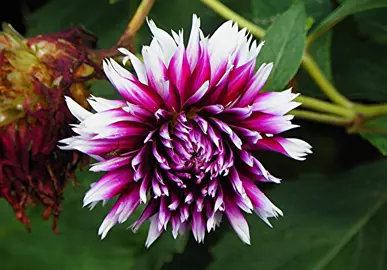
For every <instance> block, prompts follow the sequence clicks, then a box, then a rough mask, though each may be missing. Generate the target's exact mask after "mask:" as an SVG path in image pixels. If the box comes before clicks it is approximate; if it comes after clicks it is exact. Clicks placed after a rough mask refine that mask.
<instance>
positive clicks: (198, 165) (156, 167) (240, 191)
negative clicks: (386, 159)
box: [62, 16, 311, 246]
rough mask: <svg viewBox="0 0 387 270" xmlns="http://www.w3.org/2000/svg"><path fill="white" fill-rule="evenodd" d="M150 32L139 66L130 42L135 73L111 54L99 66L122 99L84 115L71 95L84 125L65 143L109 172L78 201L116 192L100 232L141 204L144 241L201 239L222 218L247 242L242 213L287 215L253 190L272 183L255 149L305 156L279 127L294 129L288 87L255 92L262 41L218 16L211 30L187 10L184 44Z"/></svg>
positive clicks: (305, 148) (302, 145) (262, 74)
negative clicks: (168, 235)
mask: <svg viewBox="0 0 387 270" xmlns="http://www.w3.org/2000/svg"><path fill="white" fill-rule="evenodd" d="M148 24H149V27H150V30H151V32H152V34H153V40H152V42H151V44H150V46H144V47H143V49H142V57H143V60H144V63H141V62H140V60H139V59H138V58H136V56H135V55H133V54H132V53H130V52H129V51H127V50H125V49H121V52H122V53H123V54H125V55H126V57H125V58H124V62H125V61H127V60H128V59H130V61H131V63H132V66H133V67H134V69H135V71H136V74H137V77H135V76H134V75H133V74H131V73H130V72H129V71H127V70H126V69H124V68H123V67H122V66H120V65H119V64H118V63H116V62H115V61H114V60H113V59H107V60H105V62H104V70H105V73H106V76H107V77H108V78H109V80H110V82H111V83H112V84H113V85H114V86H115V88H116V89H117V90H118V92H119V93H120V94H121V96H122V97H123V98H124V100H113V101H110V100H105V99H102V98H96V97H93V98H92V99H90V100H89V102H90V105H91V106H92V107H93V109H94V110H95V113H91V112H89V111H87V110H85V109H83V108H82V107H81V106H79V105H78V104H77V103H76V102H74V101H73V100H72V99H70V98H68V99H67V102H68V106H69V108H70V110H71V112H72V113H73V115H75V116H76V117H77V118H78V119H79V121H80V124H79V125H76V126H75V127H74V128H73V130H74V131H75V132H76V133H77V134H78V136H75V137H71V138H68V139H65V140H62V143H64V144H67V145H66V146H64V147H63V148H64V149H71V150H72V149H76V150H79V151H81V152H83V153H86V154H88V155H90V156H92V157H95V158H96V159H98V161H99V162H98V163H96V164H94V165H93V166H92V167H91V171H94V172H97V171H105V172H107V173H106V174H105V175H104V176H103V177H102V178H101V179H100V180H99V181H98V182H97V183H95V184H94V185H93V186H92V188H91V189H90V190H89V191H88V192H87V194H86V196H85V198H84V204H85V205H91V207H94V206H95V204H96V203H97V202H99V201H105V200H109V199H112V198H114V197H116V196H117V200H116V202H115V205H114V206H113V208H112V209H111V211H110V213H109V214H108V215H107V217H106V218H105V220H104V221H103V223H102V225H101V227H100V228H99V234H100V235H102V238H104V237H105V236H106V234H107V233H108V231H109V230H110V229H111V228H112V227H113V226H114V225H115V224H116V223H123V222H125V221H126V220H127V219H128V217H129V216H130V215H131V214H132V213H133V212H134V210H135V209H136V208H137V207H138V206H139V204H140V203H144V204H146V206H145V209H144V211H143V212H142V214H141V216H140V217H139V219H138V220H137V221H136V222H135V223H134V224H133V225H132V229H133V230H134V231H136V230H137V229H138V228H139V227H140V226H141V225H142V224H143V223H144V222H145V221H146V220H148V219H150V229H149V234H148V239H147V241H146V246H149V245H151V244H152V243H153V242H154V241H155V240H156V239H157V238H158V237H159V235H160V234H161V233H162V232H163V231H165V230H167V228H168V224H171V228H172V234H173V236H174V237H177V236H178V235H179V234H181V233H183V232H184V231H185V230H186V229H187V228H190V229H192V233H193V235H194V237H195V239H196V240H197V241H198V242H202V241H203V240H204V237H205V231H206V229H207V230H208V232H209V231H211V230H213V229H215V227H216V226H217V225H218V224H219V222H220V221H221V218H222V216H223V215H226V217H227V218H228V220H229V221H230V223H231V225H232V227H233V228H234V230H235V231H236V233H237V234H238V235H239V237H240V238H241V239H242V241H244V242H245V243H250V236H249V228H248V224H247V222H246V220H245V218H244V216H243V214H242V211H244V212H246V213H251V212H253V211H254V212H255V213H256V214H257V215H258V216H259V217H260V218H262V220H264V221H265V222H266V223H267V224H269V225H270V223H269V221H268V218H270V217H277V216H278V215H282V212H281V210H280V209H278V208H277V207H276V206H275V205H274V204H273V203H272V202H271V201H270V200H269V199H268V198H267V197H266V196H265V195H264V194H263V193H262V192H261V191H260V190H259V189H258V187H257V185H256V184H257V182H274V183H279V181H280V179H278V178H275V177H274V176H272V175H271V174H270V173H269V172H268V171H267V170H266V169H265V168H264V167H263V165H262V164H261V162H260V161H259V160H258V159H257V158H256V157H254V156H253V154H252V153H253V151H256V150H270V151H276V152H280V153H282V154H284V155H287V156H289V157H291V158H294V159H297V160H303V159H305V156H306V154H307V153H311V150H310V149H311V146H310V145H309V144H307V143H306V142H304V141H302V140H299V139H285V138H282V137H279V136H278V134H279V133H281V132H284V131H286V130H289V129H292V128H295V127H296V125H294V124H292V123H291V120H292V119H293V116H291V115H285V114H286V113H288V112H289V111H290V110H292V109H293V108H295V107H297V106H298V105H299V103H297V102H293V101H292V100H293V99H294V98H295V97H296V96H297V95H296V94H293V93H291V91H290V90H286V91H284V92H275V93H260V90H261V89H262V87H263V85H264V84H265V82H266V80H267V79H268V77H269V74H270V72H271V70H272V67H273V65H272V64H271V63H270V64H263V65H262V66H261V67H260V68H259V69H258V71H257V72H255V71H254V68H255V63H256V58H257V56H258V54H259V51H260V50H261V48H262V46H263V43H261V44H259V45H257V43H256V41H253V42H252V37H251V36H250V35H249V34H248V33H247V31H246V29H243V30H241V31H238V28H237V25H236V24H233V22H231V21H229V22H226V23H224V24H223V25H222V26H220V27H219V29H218V30H217V31H216V32H215V33H214V34H213V35H212V36H211V37H205V36H204V35H203V33H202V32H201V30H200V20H199V19H198V18H197V17H196V16H193V22H192V29H191V34H190V37H189V41H188V45H187V47H185V45H184V42H183V33H182V32H180V33H179V34H177V33H175V32H172V36H170V35H169V34H167V33H166V32H165V31H163V30H161V29H159V28H157V27H156V25H155V23H154V22H153V21H149V22H148Z"/></svg>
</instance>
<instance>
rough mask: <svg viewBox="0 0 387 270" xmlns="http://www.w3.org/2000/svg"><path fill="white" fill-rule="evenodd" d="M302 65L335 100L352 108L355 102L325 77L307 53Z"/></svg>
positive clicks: (325, 92)
mask: <svg viewBox="0 0 387 270" xmlns="http://www.w3.org/2000/svg"><path fill="white" fill-rule="evenodd" d="M301 64H302V66H303V67H304V69H305V70H306V71H307V72H308V73H309V75H310V76H311V77H312V79H313V80H314V81H315V83H316V84H317V85H318V86H319V87H320V89H321V91H323V92H324V94H325V95H326V96H327V97H328V98H329V99H330V100H332V101H333V102H335V103H336V104H338V105H342V106H344V107H347V108H352V107H353V104H352V102H351V101H349V100H348V99H347V98H346V97H344V96H343V95H342V94H340V92H339V91H338V90H337V89H336V87H334V85H333V84H332V83H331V82H330V81H329V80H328V79H327V78H326V77H325V75H324V74H323V73H322V71H321V69H320V68H319V67H318V65H317V64H316V62H315V61H314V59H313V58H312V57H311V56H310V55H309V54H307V53H305V54H304V56H303V57H302V63H301Z"/></svg>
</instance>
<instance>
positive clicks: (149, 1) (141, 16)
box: [116, 0, 155, 47]
mask: <svg viewBox="0 0 387 270" xmlns="http://www.w3.org/2000/svg"><path fill="white" fill-rule="evenodd" d="M154 2H155V0H142V1H141V3H140V5H139V6H138V8H137V10H136V12H135V13H134V15H133V17H132V19H131V20H130V22H129V24H128V26H127V27H126V29H125V32H124V33H123V34H122V36H121V37H120V39H119V40H118V42H117V46H116V47H120V46H123V47H124V46H128V44H130V46H132V41H133V39H134V37H135V36H136V34H137V32H138V30H139V29H140V27H141V25H142V24H143V23H144V21H145V18H146V16H148V13H149V11H150V10H151V8H152V6H153V4H154Z"/></svg>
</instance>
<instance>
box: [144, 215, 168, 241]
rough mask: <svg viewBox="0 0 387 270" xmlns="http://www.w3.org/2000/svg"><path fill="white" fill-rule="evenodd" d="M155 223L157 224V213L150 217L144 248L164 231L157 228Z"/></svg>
mask: <svg viewBox="0 0 387 270" xmlns="http://www.w3.org/2000/svg"><path fill="white" fill-rule="evenodd" d="M157 225H158V214H156V215H154V216H153V217H151V218H150V226H149V231H148V237H147V239H146V242H145V247H146V248H149V247H150V246H151V245H152V244H153V243H154V242H155V241H156V240H157V238H159V236H160V235H161V233H162V232H163V231H164V229H161V230H159V229H158V226H157Z"/></svg>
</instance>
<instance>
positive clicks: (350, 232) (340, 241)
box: [209, 160, 387, 270]
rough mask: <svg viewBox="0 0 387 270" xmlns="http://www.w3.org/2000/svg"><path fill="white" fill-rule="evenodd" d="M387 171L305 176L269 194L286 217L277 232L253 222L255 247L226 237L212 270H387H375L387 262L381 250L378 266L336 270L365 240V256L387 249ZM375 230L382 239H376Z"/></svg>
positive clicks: (373, 168) (375, 167) (374, 168)
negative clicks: (345, 254) (379, 248)
mask: <svg viewBox="0 0 387 270" xmlns="http://www.w3.org/2000/svg"><path fill="white" fill-rule="evenodd" d="M386 166H387V161H386V160H382V161H378V162H374V163H372V164H367V165H363V166H360V167H357V168H355V169H353V170H351V171H347V172H343V173H340V174H335V175H329V176H323V175H304V176H303V177H300V178H299V179H297V180H294V181H291V180H289V181H286V182H284V183H283V184H281V186H279V187H277V188H276V189H274V190H272V191H271V192H268V195H269V197H270V198H271V199H272V200H273V202H274V203H276V204H277V205H278V206H280V207H281V208H282V210H283V211H284V217H281V218H280V219H279V220H277V221H274V222H273V223H274V224H273V225H274V228H273V229H272V228H269V227H267V226H266V225H265V224H264V223H263V222H262V221H261V220H259V218H258V217H257V216H249V218H248V219H249V224H250V228H251V237H252V239H251V240H252V241H251V246H247V245H244V244H243V243H241V241H240V240H239V239H238V237H237V236H236V235H235V233H234V232H229V233H227V234H226V235H225V236H224V237H223V238H222V240H221V241H220V242H218V243H217V244H216V246H215V247H214V248H213V250H212V253H213V256H214V261H213V262H212V264H211V265H210V267H209V269H210V270H218V269H219V270H220V269H239V268H240V267H242V269H244V270H249V269H265V270H271V269H276V270H280V269H286V270H293V269H295V270H300V269H308V270H317V269H319V270H322V269H325V270H326V269H359V270H360V269H385V267H381V268H376V267H374V266H375V265H377V263H378V262H380V261H382V260H383V259H384V258H385V251H382V250H380V251H379V252H378V253H376V254H373V257H372V260H376V261H371V259H370V261H369V262H368V265H369V267H363V268H360V267H359V268H351V267H349V266H348V265H345V264H343V266H342V267H341V268H340V267H339V268H332V267H333V264H336V263H337V262H338V261H339V260H344V259H346V260H348V259H349V258H348V257H345V256H344V254H343V253H344V252H345V251H346V250H347V249H348V248H351V247H352V245H353V243H354V242H356V241H358V239H359V238H361V237H363V238H365V239H367V241H365V242H364V244H368V246H363V249H364V250H367V249H372V248H373V247H375V246H383V247H385V246H386V245H387V242H386V240H387V239H386V237H385V234H386V233H387V230H386V229H387V228H386V217H385V211H386V210H387V181H386V179H387V170H386V169H385V168H386ZM372 227H378V228H379V229H380V230H381V231H382V232H381V234H380V235H379V234H375V233H372V231H370V228H372ZM365 233H367V234H365ZM383 252H384V254H382V253H383ZM347 255H348V254H347ZM349 255H351V254H349ZM364 255H365V254H364ZM376 257H377V258H376ZM361 259H362V260H363V261H364V260H365V262H367V260H366V258H365V257H364V256H362V258H361Z"/></svg>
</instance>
